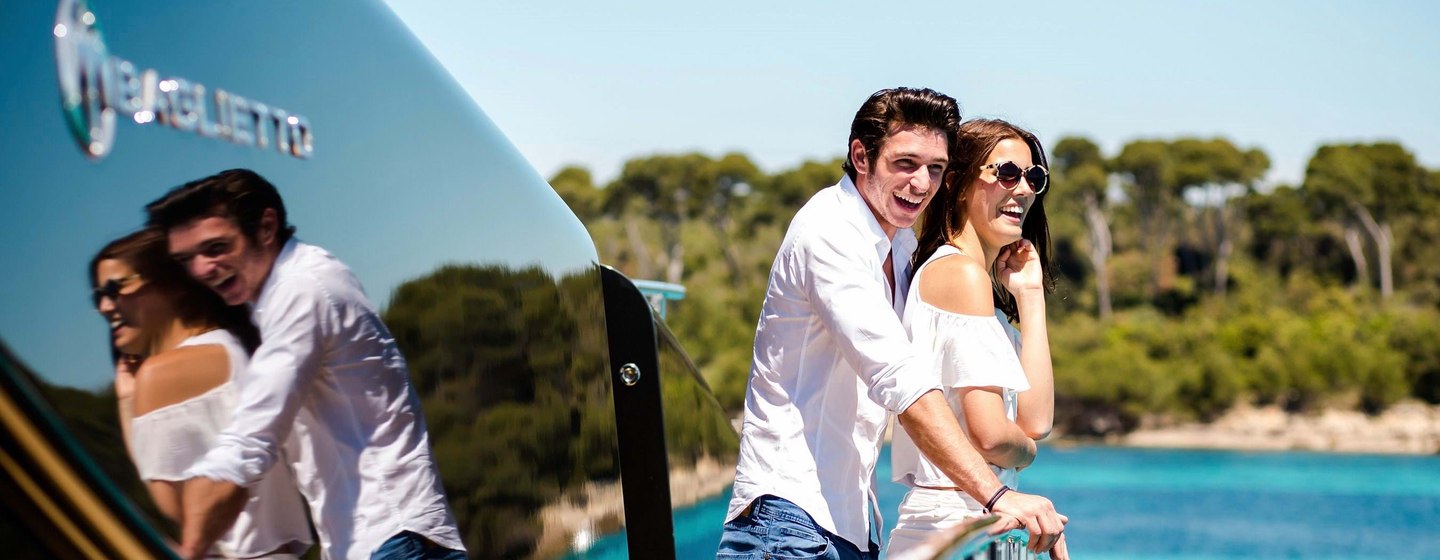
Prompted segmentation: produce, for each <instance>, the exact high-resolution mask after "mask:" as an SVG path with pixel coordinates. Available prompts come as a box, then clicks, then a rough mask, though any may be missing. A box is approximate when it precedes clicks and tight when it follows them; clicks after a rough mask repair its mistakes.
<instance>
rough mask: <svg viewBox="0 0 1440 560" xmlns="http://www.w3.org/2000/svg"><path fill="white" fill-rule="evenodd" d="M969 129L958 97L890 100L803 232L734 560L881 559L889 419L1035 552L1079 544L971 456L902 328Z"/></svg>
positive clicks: (773, 302)
mask: <svg viewBox="0 0 1440 560" xmlns="http://www.w3.org/2000/svg"><path fill="white" fill-rule="evenodd" d="M959 124H960V111H959V108H958V106H957V105H956V102H955V100H954V99H953V98H950V97H949V96H946V95H943V94H940V93H937V92H935V91H931V90H928V89H921V90H917V89H909V88H897V89H890V90H882V91H880V92H877V93H875V94H874V95H872V96H871V97H870V99H869V100H867V101H866V102H865V104H864V105H862V106H861V108H860V110H859V112H857V113H856V115H855V120H854V122H853V123H852V124H851V132H850V145H849V150H848V154H847V155H848V158H847V161H846V163H845V164H844V169H845V173H846V176H845V177H843V178H842V179H841V180H840V183H839V184H837V185H835V186H832V187H829V188H827V189H824V190H822V191H820V192H819V193H817V194H816V195H815V196H814V197H813V198H811V199H810V201H809V202H807V203H806V204H805V206H804V207H803V208H801V209H800V211H799V213H797V214H796V215H795V219H794V220H793V221H792V222H791V223H790V228H789V229H788V230H787V231H786V234H785V239H784V241H783V242H782V243H781V246H780V251H779V253H778V254H777V255H776V257H775V262H774V264H773V265H772V268H771V270H770V283H769V287H768V289H767V290H766V294H765V303H764V306H763V308H762V310H761V312H760V323H759V326H758V327H757V329H756V333H755V353H754V359H753V362H752V365H751V372H750V383H749V386H748V388H747V393H746V397H745V420H744V424H743V426H742V427H741V434H740V459H739V464H738V465H737V467H736V471H735V488H734V494H733V497H732V499H731V501H730V509H729V513H728V514H727V516H726V523H725V530H724V533H723V535H722V536H721V541H720V553H721V555H726V554H732V553H737V554H739V553H748V554H760V553H769V554H770V555H773V556H776V557H786V556H787V555H788V556H795V557H801V556H804V557H823V558H876V557H877V556H878V554H879V546H878V541H879V539H878V538H877V535H878V534H879V527H878V520H877V519H875V518H876V517H878V515H877V514H876V512H875V508H876V503H875V496H874V472H875V462H876V460H877V458H878V455H879V449H880V444H881V436H882V433H883V431H884V428H885V424H886V418H887V410H888V411H892V412H895V413H897V414H898V415H899V421H900V425H901V426H903V427H904V428H905V430H906V432H907V433H908V434H909V435H910V437H911V438H912V439H914V440H915V442H916V445H917V446H918V447H919V448H920V450H921V451H922V452H923V453H925V455H926V456H927V457H929V458H930V459H931V460H932V461H933V462H934V463H936V464H937V465H938V466H939V467H940V468H941V470H943V471H944V472H945V474H946V475H948V476H949V477H950V479H951V480H952V481H953V482H955V484H956V485H957V486H959V487H960V488H963V489H964V490H965V491H966V492H967V493H968V494H970V495H971V496H972V497H974V498H975V499H976V500H977V501H979V502H980V503H982V504H989V503H992V502H993V505H992V506H991V509H992V511H995V512H997V513H1000V514H1003V518H1004V519H1005V523H1006V524H1007V525H1008V526H1010V527H1015V526H1019V525H1021V524H1023V525H1024V526H1025V527H1026V528H1028V529H1029V530H1030V533H1031V536H1032V539H1031V548H1032V549H1033V550H1049V549H1050V548H1051V547H1052V546H1053V545H1054V543H1055V541H1056V539H1057V538H1058V537H1059V535H1060V532H1061V531H1062V530H1063V528H1064V524H1065V521H1066V519H1065V517H1064V516H1062V515H1059V514H1058V513H1057V512H1056V511H1055V508H1054V506H1053V505H1052V504H1051V503H1050V501H1049V500H1047V499H1045V498H1042V497H1040V496H1033V495H1028V494H1021V493H1019V492H1015V491H1011V490H1010V489H1008V488H1006V487H1005V486H1003V485H1001V484H1000V481H999V480H998V479H997V478H996V477H995V475H994V474H993V473H992V472H991V470H990V469H989V468H988V467H987V466H986V464H985V460H984V459H983V458H981V457H980V455H979V453H978V452H976V451H975V449H974V448H973V447H971V445H970V443H969V440H968V439H967V438H966V437H965V435H964V433H963V432H962V431H961V429H960V426H959V423H958V422H957V421H956V420H955V416H954V414H953V413H952V412H951V410H950V408H949V406H948V405H947V404H946V402H945V399H944V397H943V396H942V394H941V392H940V391H939V387H938V380H935V379H934V378H935V375H934V374H933V372H932V371H931V370H930V366H929V364H930V361H929V359H928V357H926V356H917V355H914V354H913V352H914V350H912V348H911V346H910V339H909V336H908V335H907V333H906V331H905V328H904V326H903V325H902V324H901V322H900V316H901V315H902V314H903V311H904V309H903V307H904V303H905V295H906V293H908V290H909V285H908V284H909V276H910V274H909V273H908V272H909V271H908V269H909V263H910V257H911V254H912V253H913V252H914V250H915V247H916V242H915V235H914V233H913V232H912V231H911V230H910V229H909V228H910V226H911V225H913V224H914V223H915V220H916V218H917V217H918V216H919V215H920V211H921V210H923V209H924V208H925V205H926V204H928V203H929V202H930V199H931V198H932V197H933V196H934V195H935V193H936V191H938V190H939V189H940V187H941V181H942V179H943V177H944V175H945V168H946V165H947V163H948V162H949V159H950V158H949V151H950V148H951V146H953V145H954V143H955V141H956V134H957V132H958V128H959ZM872 516H873V517H872ZM807 555H808V556H807ZM757 557H758V556H757ZM767 557H768V556H767Z"/></svg>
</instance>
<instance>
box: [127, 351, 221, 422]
mask: <svg viewBox="0 0 1440 560" xmlns="http://www.w3.org/2000/svg"><path fill="white" fill-rule="evenodd" d="M229 380H230V356H229V355H228V354H227V353H226V352H225V347H223V346H220V345H218V344H203V345H198V346H184V347H180V348H175V349H173V350H167V351H165V352H161V353H159V354H156V355H154V356H151V357H150V358H149V359H146V360H145V363H144V364H143V365H141V366H140V370H139V371H138V372H136V374H135V404H134V406H135V415H137V416H139V415H141V414H145V413H147V412H150V411H152V410H155V409H157V408H161V407H165V406H169V405H172V404H176V403H179V402H182V401H186V400H189V399H192V398H195V397H198V396H200V395H203V394H205V392H206V391H209V390H211V389H214V388H215V387H218V386H220V385H221V384H223V383H225V382H226V381H229Z"/></svg>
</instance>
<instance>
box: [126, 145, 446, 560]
mask: <svg viewBox="0 0 1440 560" xmlns="http://www.w3.org/2000/svg"><path fill="white" fill-rule="evenodd" d="M146 210H147V211H148V212H149V216H150V225H151V226H155V227H159V228H162V229H164V230H165V231H166V232H167V234H168V237H169V242H170V255H171V256H172V257H173V258H174V259H175V260H176V261H177V262H179V263H180V264H181V266H183V267H184V268H185V269H186V270H187V271H188V272H189V273H190V275H191V276H193V277H194V278H195V279H197V280H199V281H200V282H201V283H204V284H205V285H207V286H209V287H210V288H211V289H213V290H215V292H216V293H218V294H220V296H221V297H222V298H223V299H224V300H225V302H226V303H229V304H231V305H239V304H248V305H250V308H251V317H252V318H253V319H254V321H255V323H256V326H257V327H259V329H260V339H261V340H260V347H259V348H257V349H256V350H255V354H254V356H253V357H252V358H251V360H250V366H249V368H248V369H247V370H246V371H245V372H244V374H243V376H244V377H243V378H240V377H238V376H237V378H236V379H235V383H236V385H237V386H238V387H239V395H238V396H237V402H236V406H235V411H234V415H233V416H232V418H231V423H230V426H229V427H228V428H226V430H225V431H224V433H222V434H221V435H220V437H219V442H218V444H217V446H216V447H215V448H213V449H211V450H210V451H209V453H207V454H206V455H205V457H204V459H202V460H201V461H200V462H199V463H197V464H196V465H195V466H194V467H192V468H191V469H190V470H189V471H188V472H187V473H186V475H187V476H189V477H191V478H190V479H189V480H187V481H186V484H185V486H184V490H183V492H184V495H183V496H182V500H183V502H182V503H183V523H182V527H181V530H182V541H181V548H180V551H179V552H180V553H181V555H182V556H185V557H202V556H203V555H204V554H205V553H206V551H207V549H209V547H210V544H211V543H212V542H214V539H215V538H216V537H217V536H218V535H220V534H221V533H223V532H224V531H225V529H226V528H227V527H228V526H229V525H230V523H231V522H233V520H234V516H235V514H236V513H238V511H239V509H238V507H237V506H238V505H242V504H243V503H244V500H245V499H246V496H245V494H246V492H245V487H247V486H249V485H252V484H254V483H255V482H256V481H258V480H259V479H260V477H261V475H263V474H264V473H265V472H266V471H268V470H270V469H271V468H274V467H276V466H277V464H278V463H281V462H288V463H289V464H290V465H291V468H293V469H294V470H295V479H296V483H297V484H298V485H299V487H300V488H299V491H300V493H301V495H303V496H304V497H305V499H306V501H307V502H309V505H310V511H311V517H312V519H313V521H314V523H315V528H316V531H317V532H318V533H319V536H320V543H321V551H322V553H323V556H324V557H325V558H327V559H328V558H372V557H373V558H464V552H463V551H464V545H463V544H461V542H460V535H459V531H458V529H457V528H456V526H455V520H454V518H453V517H452V516H451V514H450V509H449V507H448V505H447V504H446V501H445V494H444V490H443V489H442V487H441V485H440V476H439V473H438V471H437V470H436V467H435V464H434V461H433V460H432V458H431V451H430V442H429V438H428V436H427V435H426V431H425V422H424V417H423V416H422V415H421V412H420V401H419V398H418V397H417V396H416V395H415V392H414V390H413V389H412V387H411V386H410V377H409V372H408V370H407V369H406V366H405V359H404V358H403V357H402V356H401V355H400V350H399V349H398V348H397V347H396V346H395V338H394V337H393V336H391V335H390V332H389V331H388V330H387V329H386V328H385V325H384V323H382V322H381V321H380V316H379V314H378V313H376V311H375V308H374V306H373V305H372V304H371V303H370V300H369V298H368V297H367V296H366V295H365V291H364V289H363V288H362V287H361V286H360V282H359V280H357V279H356V278H355V275H354V274H352V273H351V272H350V269H349V268H347V267H346V266H345V265H344V264H343V263H341V262H340V261H339V260H337V259H336V258H335V257H333V256H331V255H330V254H329V253H327V252H325V250H324V249H321V248H319V247H315V246H313V245H307V244H305V243H301V242H300V241H298V240H296V239H295V238H294V237H293V235H294V232H295V228H294V227H293V226H291V225H289V223H288V222H287V220H286V215H285V204H284V202H283V201H282V200H281V198H280V194H279V192H277V191H276V189H275V187H274V186H273V185H271V184H270V183H269V182H268V181H266V180H265V179H264V178H262V177H261V176H259V175H257V174H256V173H254V172H252V171H249V170H245V169H232V170H230V171H225V172H222V173H219V174H217V175H214V176H211V177H206V178H204V179H200V180H198V181H194V182H191V183H187V184H185V185H182V186H180V187H177V188H176V189H174V190H172V191H170V192H169V193H167V194H166V195H165V196H164V197H161V198H160V199H159V200H156V201H155V202H152V203H150V205H149V206H147V207H146ZM287 438H288V439H291V440H292V441H289V443H288V445H287ZM282 446H283V447H285V448H286V449H293V450H294V454H293V455H291V456H288V457H286V456H284V454H282V453H281V448H282ZM362 467H363V468H362ZM281 468H286V467H281ZM261 522H263V520H262V521H261ZM372 555H373V556H372Z"/></svg>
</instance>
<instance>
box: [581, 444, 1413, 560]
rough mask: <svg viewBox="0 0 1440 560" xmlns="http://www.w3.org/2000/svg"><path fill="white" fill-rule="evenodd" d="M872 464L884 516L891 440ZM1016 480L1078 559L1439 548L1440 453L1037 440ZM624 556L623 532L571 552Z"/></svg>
mask: <svg viewBox="0 0 1440 560" xmlns="http://www.w3.org/2000/svg"><path fill="white" fill-rule="evenodd" d="M880 465H881V467H880V470H881V472H880V473H879V474H880V476H881V481H882V482H881V484H880V507H881V511H883V512H885V515H886V516H887V521H893V520H894V512H895V511H896V509H897V508H898V507H899V504H900V498H901V497H902V496H903V495H904V492H905V488H904V487H902V486H900V485H897V484H894V483H891V482H888V481H889V476H890V472H889V470H890V469H889V467H890V459H889V448H888V447H887V448H886V449H885V451H884V452H883V455H882V457H881V461H880ZM1020 480H1021V485H1022V488H1023V489H1024V490H1026V491H1028V492H1034V493H1038V494H1042V495H1044V496H1046V497H1048V498H1050V499H1051V500H1053V501H1054V502H1055V504H1056V505H1057V507H1059V509H1060V511H1061V512H1063V513H1065V514H1066V515H1069V516H1070V525H1069V526H1068V527H1067V528H1066V530H1065V534H1066V535H1067V537H1066V538H1067V539H1069V541H1070V550H1071V555H1072V556H1074V557H1076V558H1081V559H1098V560H1122V559H1123V560H1136V559H1151V558H1156V559H1158V558H1165V559H1176V558H1180V559H1189V560H1201V559H1219V558H1307V559H1311V558H1382V557H1383V558H1440V457H1433V456H1427V457H1407V456H1382V455H1336V454H1324V453H1301V452H1286V453H1273V452H1237V451H1188V450H1150V449H1124V448H1114V447H1042V448H1041V454H1040V457H1039V458H1038V459H1037V460H1036V462H1035V466H1033V467H1032V468H1030V469H1027V470H1025V471H1024V472H1022V473H1021V477H1020ZM728 499H729V496H728V494H727V495H722V496H717V497H715V498H712V499H710V500H707V501H704V502H701V503H699V504H696V505H695V506H694V507H690V508H686V509H684V510H680V511H677V512H675V546H676V557H677V558H681V559H691V558H713V557H714V556H715V545H716V543H718V542H719V540H720V525H721V523H722V522H723V520H724V517H725V506H726V502H727V500H728ZM625 557H626V553H625V540H624V534H623V533H621V534H617V535H609V536H606V537H604V538H602V539H599V540H598V541H596V543H595V545H594V546H593V547H592V548H590V549H589V550H588V551H586V552H585V553H579V554H574V555H572V556H571V558H574V559H587V560H588V559H605V560H610V559H618V558H625Z"/></svg>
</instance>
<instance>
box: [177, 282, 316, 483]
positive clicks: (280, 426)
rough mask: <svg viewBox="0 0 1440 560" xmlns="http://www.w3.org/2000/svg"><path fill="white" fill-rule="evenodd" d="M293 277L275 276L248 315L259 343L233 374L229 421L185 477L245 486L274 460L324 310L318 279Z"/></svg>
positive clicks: (310, 371) (300, 395)
mask: <svg viewBox="0 0 1440 560" xmlns="http://www.w3.org/2000/svg"><path fill="white" fill-rule="evenodd" d="M297 280H300V279H296V280H291V281H282V282H277V283H276V284H274V285H272V286H269V288H268V291H269V293H266V294H265V295H264V296H263V298H262V303H261V305H260V307H258V308H257V311H256V316H255V319H256V323H257V326H258V327H260V335H261V342H260V347H259V348H257V349H256V350H255V355H254V356H253V357H252V358H251V360H250V366H249V367H248V368H247V369H246V370H245V372H244V373H243V374H242V375H241V376H240V377H237V378H236V379H234V380H233V382H234V383H235V385H236V389H237V393H238V395H237V399H236V404H235V411H234V413H233V415H232V416H231V420H230V425H229V427H227V428H226V429H225V431H224V432H222V433H221V434H220V436H219V437H218V438H217V441H216V446H215V447H214V448H213V449H211V450H210V451H209V452H208V453H206V454H205V457H204V458H203V459H201V460H200V461H199V462H197V463H196V464H195V465H194V466H192V467H191V468H190V469H189V470H188V471H187V472H186V476H187V477H205V478H210V479H214V480H223V481H227V482H232V483H235V484H238V485H241V486H250V485H253V484H254V483H256V482H258V481H259V480H260V478H261V477H262V476H263V475H264V474H265V472H266V471H268V470H270V468H271V467H273V466H274V465H275V462H276V460H278V458H279V454H280V447H281V445H282V444H283V443H284V441H285V438H286V437H288V436H289V435H290V428H291V426H292V425H293V424H294V422H295V416H296V414H297V413H298V412H299V409H300V405H301V403H302V402H304V398H305V393H306V390H307V389H308V388H309V387H310V385H311V382H312V381H313V379H314V378H315V376H316V375H318V374H319V372H320V366H321V362H322V356H323V352H324V335H323V332H324V330H323V329H324V324H325V323H326V322H327V321H328V320H330V317H329V313H330V312H331V311H332V304H331V302H330V298H329V297H328V295H327V294H326V293H325V292H324V290H323V289H322V288H321V287H320V286H319V285H318V284H316V283H309V282H304V281H297Z"/></svg>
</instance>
